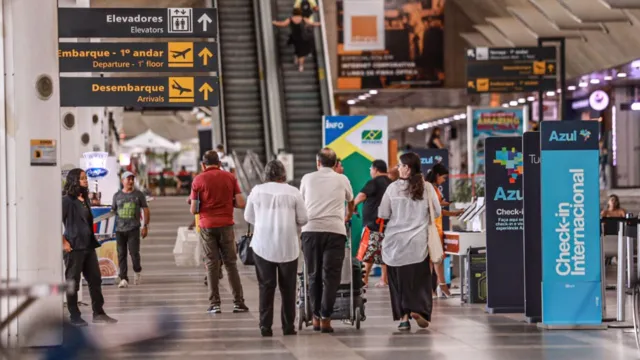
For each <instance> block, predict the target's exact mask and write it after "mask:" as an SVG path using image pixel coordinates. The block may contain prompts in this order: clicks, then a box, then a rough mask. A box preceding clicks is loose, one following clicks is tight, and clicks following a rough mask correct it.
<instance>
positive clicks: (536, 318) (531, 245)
mask: <svg viewBox="0 0 640 360" xmlns="http://www.w3.org/2000/svg"><path fill="white" fill-rule="evenodd" d="M522 155H523V157H524V174H523V175H524V176H523V178H522V192H523V196H524V315H525V317H526V318H527V321H529V322H540V321H541V320H542V221H541V216H542V203H541V202H540V196H541V194H540V132H537V131H528V132H526V133H524V136H523V138H522Z"/></svg>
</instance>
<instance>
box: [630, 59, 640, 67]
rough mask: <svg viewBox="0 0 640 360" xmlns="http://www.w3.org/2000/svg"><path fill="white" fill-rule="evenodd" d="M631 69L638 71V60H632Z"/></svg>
mask: <svg viewBox="0 0 640 360" xmlns="http://www.w3.org/2000/svg"><path fill="white" fill-rule="evenodd" d="M631 67H632V68H634V69H640V60H634V61H633V62H632V63H631Z"/></svg>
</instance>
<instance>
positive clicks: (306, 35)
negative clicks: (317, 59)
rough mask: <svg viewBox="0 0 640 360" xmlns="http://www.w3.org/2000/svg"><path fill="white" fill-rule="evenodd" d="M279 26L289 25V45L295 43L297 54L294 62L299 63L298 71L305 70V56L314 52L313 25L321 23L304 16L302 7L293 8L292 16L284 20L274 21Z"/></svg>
mask: <svg viewBox="0 0 640 360" xmlns="http://www.w3.org/2000/svg"><path fill="white" fill-rule="evenodd" d="M273 25H275V26H277V27H287V26H288V27H289V28H290V29H291V35H290V36H289V42H288V43H287V45H293V48H294V52H295V56H294V64H296V65H298V71H300V72H303V71H304V58H305V57H306V56H308V55H310V54H311V53H312V52H313V47H314V41H313V27H316V26H320V23H317V22H314V21H313V20H311V19H307V18H305V17H303V15H302V10H301V9H300V8H295V9H293V13H292V15H291V17H290V18H288V19H287V20H283V21H274V22H273Z"/></svg>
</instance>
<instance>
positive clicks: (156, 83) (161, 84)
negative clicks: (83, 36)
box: [60, 76, 220, 107]
mask: <svg viewBox="0 0 640 360" xmlns="http://www.w3.org/2000/svg"><path fill="white" fill-rule="evenodd" d="M219 93H220V87H219V83H218V78H217V77H214V76H170V77H125V78H123V77H90V78H80V77H61V78H60V106H70V107H93V106H163V107H184V106H218V102H219Z"/></svg>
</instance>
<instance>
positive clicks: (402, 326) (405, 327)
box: [398, 321, 411, 331]
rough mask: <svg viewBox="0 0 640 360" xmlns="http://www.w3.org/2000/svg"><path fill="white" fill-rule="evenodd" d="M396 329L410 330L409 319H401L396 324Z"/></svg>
mask: <svg viewBox="0 0 640 360" xmlns="http://www.w3.org/2000/svg"><path fill="white" fill-rule="evenodd" d="M398 330H400V331H408V330H411V323H409V321H403V322H401V323H400V325H398Z"/></svg>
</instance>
